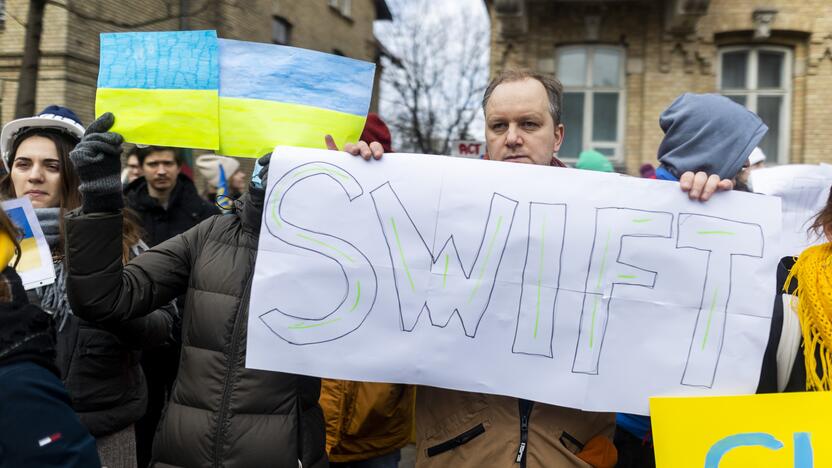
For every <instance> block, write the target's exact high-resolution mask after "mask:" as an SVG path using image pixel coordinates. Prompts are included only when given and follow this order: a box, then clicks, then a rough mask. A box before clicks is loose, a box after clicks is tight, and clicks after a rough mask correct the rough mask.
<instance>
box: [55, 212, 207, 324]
mask: <svg viewBox="0 0 832 468" xmlns="http://www.w3.org/2000/svg"><path fill="white" fill-rule="evenodd" d="M211 222H212V221H206V222H205V223H202V224H199V225H197V226H195V227H194V228H192V229H190V230H189V231H187V232H185V233H183V234H181V235H178V236H176V237H173V238H171V239H169V240H167V241H165V242H162V243H161V244H159V245H157V246H156V247H154V248H153V249H150V250H148V251H147V252H145V253H144V254H142V255H140V256H138V257H136V258H134V259H133V260H131V261H130V262H129V263H128V264H127V265H124V266H122V259H121V254H122V245H121V244H122V241H121V232H122V231H121V230H122V225H121V223H122V218H121V213H120V212H119V213H90V214H85V213H81V212H80V210H75V211H73V212H70V213H68V214H67V215H66V218H65V226H64V235H65V236H66V238H65V240H64V246H65V247H64V248H65V252H66V261H67V269H68V277H67V297H68V298H69V302H70V305H71V307H72V310H73V313H75V314H76V315H78V316H79V317H81V318H83V319H85V320H89V321H93V322H98V323H102V324H112V325H115V324H118V323H120V322H124V321H127V320H131V319H135V318H138V317H144V316H146V315H148V314H150V313H152V312H154V311H155V310H156V309H158V308H160V307H162V306H163V305H165V304H167V303H168V302H170V301H171V300H173V299H174V298H175V297H177V296H179V295H182V294H184V293H185V292H186V290H187V287H188V278H189V277H190V273H191V267H192V265H193V258H194V256H195V252H197V249H198V248H199V245H200V238H201V237H202V236H201V233H202V232H203V230H204V229H205V227H206V223H211Z"/></svg>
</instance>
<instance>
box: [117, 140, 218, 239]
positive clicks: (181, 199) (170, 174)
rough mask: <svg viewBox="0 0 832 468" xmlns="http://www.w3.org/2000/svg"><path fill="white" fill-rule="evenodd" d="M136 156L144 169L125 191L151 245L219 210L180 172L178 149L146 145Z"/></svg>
mask: <svg viewBox="0 0 832 468" xmlns="http://www.w3.org/2000/svg"><path fill="white" fill-rule="evenodd" d="M136 155H137V156H138V158H139V164H140V165H141V167H142V171H143V172H144V178H143V179H136V180H134V181H133V182H132V183H131V184H130V185H128V186H127V189H126V190H125V195H126V197H127V206H128V207H130V208H131V209H132V210H133V211H135V212H137V213H138V214H139V215H140V216H141V218H142V226H143V227H144V232H145V237H144V240H145V241H146V242H147V244H148V245H149V246H150V247H153V246H155V245H156V244H159V243H161V242H163V241H166V240H168V239H170V238H171V237H173V236H176V235H178V234H181V233H183V232H185V231H187V230H188V229H190V228H192V227H193V226H196V225H197V224H199V222H200V221H202V220H203V219H206V218H208V217H209V216H212V215H215V214H219V210H218V209H217V208H216V207H215V206H213V205H211V204H210V203H208V202H207V201H205V200H203V199H202V197H200V196H199V194H198V193H197V190H196V187H195V186H194V183H193V182H192V181H191V179H189V178H188V177H187V176H185V175H184V174H181V173H180V172H181V169H182V155H181V153H180V150H179V149H178V148H170V147H166V146H146V147H140V148H138V151H137V153H136Z"/></svg>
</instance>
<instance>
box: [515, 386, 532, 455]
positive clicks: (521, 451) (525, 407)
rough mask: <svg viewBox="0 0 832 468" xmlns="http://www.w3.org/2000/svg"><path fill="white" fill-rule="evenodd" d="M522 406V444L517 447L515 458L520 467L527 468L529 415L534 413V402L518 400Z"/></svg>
mask: <svg viewBox="0 0 832 468" xmlns="http://www.w3.org/2000/svg"><path fill="white" fill-rule="evenodd" d="M517 402H518V404H519V406H520V446H519V447H517V457H516V458H515V459H514V462H515V463H519V464H520V468H526V452H527V451H528V448H529V447H528V445H529V417H531V415H532V408H534V402H533V401H529V400H522V399H520V400H517Z"/></svg>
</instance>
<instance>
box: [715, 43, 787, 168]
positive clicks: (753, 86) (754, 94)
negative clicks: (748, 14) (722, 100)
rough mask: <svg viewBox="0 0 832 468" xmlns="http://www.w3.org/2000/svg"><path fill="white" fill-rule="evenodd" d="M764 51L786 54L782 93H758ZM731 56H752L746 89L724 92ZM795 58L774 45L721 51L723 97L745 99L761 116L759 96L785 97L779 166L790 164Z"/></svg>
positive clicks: (719, 71)
mask: <svg viewBox="0 0 832 468" xmlns="http://www.w3.org/2000/svg"><path fill="white" fill-rule="evenodd" d="M761 51H762V52H766V51H769V52H779V53H783V69H782V70H781V73H782V87H781V88H780V89H764V90H760V89H757V75H758V74H759V73H758V57H759V53H760V52H761ZM731 52H748V65H747V68H746V74H745V81H746V83H745V89H736V88H725V89H723V88H722V56H723V55H724V54H726V53H731ZM792 55H793V54H792V50H791V49H790V48H788V47H781V46H772V45H740V46H726V47H720V48H719V57H718V60H719V62H718V65H717V73H716V88H717V89H718V90H719V93H720V94H725V95H731V96H745V107H747V108H748V109H749V110H750V111H752V112H755V113H756V112H757V98H758V97H759V96H783V107H782V108H781V109H780V141H779V142H778V146H777V153H778V154H777V161H776V163H777V164H788V163H789V149H790V146H791V145H790V143H791V139H792V133H791V129H792V125H791V123H792V112H791V111H792V60H793V58H792ZM769 162H775V161H769Z"/></svg>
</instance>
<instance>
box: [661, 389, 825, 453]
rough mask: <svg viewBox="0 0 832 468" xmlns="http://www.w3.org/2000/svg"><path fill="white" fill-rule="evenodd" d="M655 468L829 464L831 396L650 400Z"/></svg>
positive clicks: (775, 395) (786, 394) (777, 395)
mask: <svg viewBox="0 0 832 468" xmlns="http://www.w3.org/2000/svg"><path fill="white" fill-rule="evenodd" d="M650 412H651V415H652V418H653V437H654V442H655V452H656V466H657V467H658V468H694V467H696V468H703V467H704V468H749V467H755V468H756V467H766V468H821V467H827V466H832V424H830V421H832V393H830V392H815V393H781V394H770V395H751V396H734V397H701V398H651V399H650Z"/></svg>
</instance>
